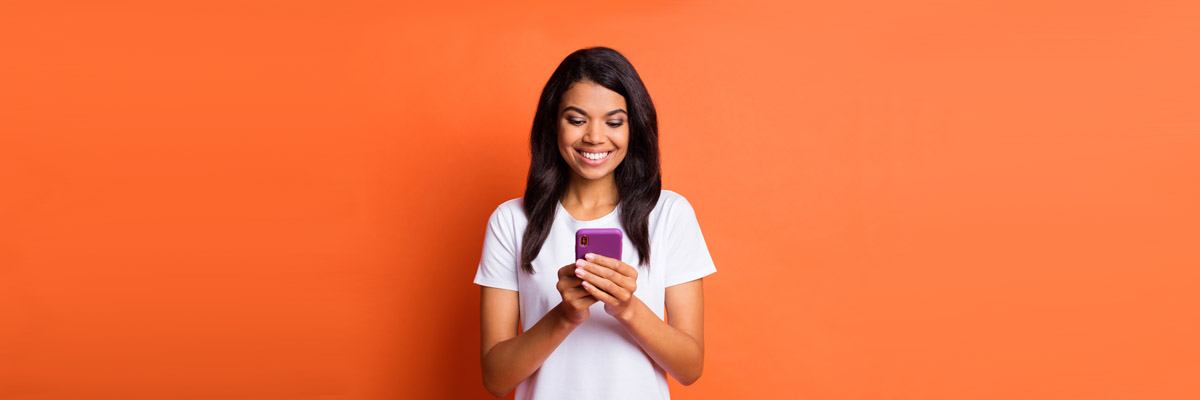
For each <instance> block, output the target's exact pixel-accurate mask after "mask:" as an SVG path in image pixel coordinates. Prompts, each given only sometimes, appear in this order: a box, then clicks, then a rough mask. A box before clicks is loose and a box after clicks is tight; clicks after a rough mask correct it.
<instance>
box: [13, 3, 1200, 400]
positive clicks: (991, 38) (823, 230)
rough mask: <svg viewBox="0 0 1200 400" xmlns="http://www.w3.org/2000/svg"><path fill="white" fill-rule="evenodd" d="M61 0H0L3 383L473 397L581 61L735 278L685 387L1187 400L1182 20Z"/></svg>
mask: <svg viewBox="0 0 1200 400" xmlns="http://www.w3.org/2000/svg"><path fill="white" fill-rule="evenodd" d="M79 3H80V4H70V3H64V2H55V1H30V2H5V3H4V5H2V6H0V53H2V54H3V56H2V58H3V61H0V92H2V93H0V239H2V240H0V399H4V400H18V399H21V400H32V399H39V400H49V399H83V398H88V399H291V398H305V399H394V398H486V397H487V396H488V395H487V393H486V392H485V391H484V389H483V387H482V384H481V383H480V378H479V365H478V357H479V354H478V352H479V349H478V345H479V343H478V339H479V326H478V317H479V315H478V301H479V294H478V292H479V289H478V287H477V286H476V285H474V284H473V283H471V279H472V276H473V275H474V273H475V267H476V263H477V262H478V260H479V255H480V250H481V247H482V239H483V233H484V227H485V224H486V220H487V216H488V215H489V214H490V213H491V211H492V210H493V209H494V208H495V206H496V205H498V204H499V203H500V202H502V201H504V200H507V199H510V198H514V197H519V196H521V195H522V191H523V188H524V175H525V173H526V168H527V164H528V152H527V146H528V143H527V140H528V139H527V132H528V128H529V123H530V120H531V119H532V115H533V112H534V107H535V105H536V102H537V96H538V93H539V92H540V90H541V86H542V85H543V84H544V83H545V81H546V79H547V78H548V77H549V76H550V73H551V72H552V71H553V69H554V68H555V66H556V65H557V64H558V62H559V61H561V60H562V58H563V57H565V56H566V55H567V54H568V53H570V52H571V51H573V50H575V49H578V48H581V47H587V46H595V45H605V46H610V47H613V48H615V49H617V50H619V51H622V52H623V53H624V54H625V55H626V56H628V57H629V58H630V59H631V60H632V62H633V63H634V65H635V66H636V67H637V68H638V70H639V72H640V73H641V75H642V77H643V79H644V80H645V82H646V84H647V86H648V87H649V89H650V92H651V94H652V95H653V97H654V100H655V104H656V106H657V107H658V110H659V112H660V118H661V126H660V128H661V132H662V137H661V146H662V154H663V155H662V157H663V163H664V167H663V173H664V187H665V188H667V189H672V190H675V191H677V192H679V193H681V194H683V195H684V196H686V197H688V199H689V200H691V202H692V204H693V205H694V206H695V208H696V211H697V215H698V217H699V219H700V223H701V226H702V228H703V230H704V233H705V236H706V239H707V240H708V244H709V246H710V249H711V252H712V254H713V258H714V259H715V260H716V263H717V268H718V272H717V273H716V274H715V275H712V276H711V277H710V278H709V279H706V284H705V287H706V289H707V293H706V298H707V332H706V333H707V335H706V336H707V339H708V340H707V349H708V350H707V356H708V357H707V360H706V364H705V374H704V377H703V378H702V379H701V380H700V381H699V382H698V383H697V384H695V385H693V386H691V387H681V386H679V385H677V384H675V383H672V385H673V396H674V397H675V398H678V399H731V398H784V397H791V398H805V399H1018V398H1019V399H1195V398H1200V385H1198V384H1197V383H1196V382H1197V381H1196V379H1195V378H1196V377H1197V376H1198V375H1200V341H1197V340H1196V338H1197V337H1200V307H1197V305H1198V304H1200V290H1197V289H1196V288H1197V286H1198V284H1200V268H1197V267H1198V266H1200V253H1197V251H1196V250H1197V242H1198V240H1200V234H1198V232H1200V228H1198V226H1200V207H1198V205H1200V184H1198V182H1200V163H1198V161H1197V160H1200V157H1198V153H1200V112H1197V110H1200V100H1198V98H1197V93H1200V78H1198V77H1200V74H1197V73H1196V71H1198V70H1200V58H1198V56H1197V54H1198V53H1197V43H1200V25H1197V24H1196V21H1198V20H1200V7H1198V6H1197V4H1196V3H1195V2H1188V1H1176V2H1163V1H1160V2H1085V1H1074V2H1064V1H1021V2H1012V1H1004V2H946V1H920V2H913V1H900V2H882V1H851V2H810V3H812V4H802V5H793V6H783V5H779V4H775V3H770V2H768V3H753V4H752V3H746V2H739V4H740V5H739V6H737V7H733V6H730V5H716V4H712V5H709V4H703V5H701V4H697V3H693V2H687V3H686V4H684V3H683V2H661V3H647V2H604V3H600V2H596V3H576V2H544V3H542V4H540V5H537V6H530V7H513V6H510V5H502V4H493V2H479V3H474V4H462V3H455V2H434V3H436V5H407V4H399V5H398V3H396V2H388V1H356V2H345V1H323V2H302V3H303V4H304V5H300V3H297V2H293V1H223V2H212V1H182V2H180V1H176V2H153V1H130V2H119V3H116V4H109V3H98V4H103V5H98V4H92V5H88V4H82V3H83V2H79ZM161 3H165V4H161ZM401 3H403V2H401ZM781 3H782V2H781ZM789 3H790V2H789ZM827 3H828V4H827ZM829 4H836V5H829ZM596 373H603V367H599V366H598V367H597V372H596Z"/></svg>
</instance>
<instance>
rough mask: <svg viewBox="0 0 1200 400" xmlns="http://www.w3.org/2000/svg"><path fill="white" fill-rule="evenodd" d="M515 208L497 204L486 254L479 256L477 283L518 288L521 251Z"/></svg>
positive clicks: (490, 220)
mask: <svg viewBox="0 0 1200 400" xmlns="http://www.w3.org/2000/svg"><path fill="white" fill-rule="evenodd" d="M510 211H511V210H507V209H505V206H504V205H501V206H500V207H497V208H496V211H493V212H492V216H491V217H489V218H488V224H487V232H486V233H485V234H484V236H483V255H482V256H480V258H479V269H478V270H477V271H476V272H475V283H477V284H480V285H483V286H488V287H494V288H500V289H508V290H517V263H518V259H519V257H520V254H519V253H517V241H516V237H517V235H516V234H515V232H514V230H515V224H514V223H513V218H512V216H511V215H509V214H510Z"/></svg>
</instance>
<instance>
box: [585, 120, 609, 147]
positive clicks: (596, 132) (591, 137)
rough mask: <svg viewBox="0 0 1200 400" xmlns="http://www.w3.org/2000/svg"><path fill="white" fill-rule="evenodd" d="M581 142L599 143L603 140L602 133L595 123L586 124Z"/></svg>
mask: <svg viewBox="0 0 1200 400" xmlns="http://www.w3.org/2000/svg"><path fill="white" fill-rule="evenodd" d="M583 140H584V141H585V142H588V143H601V141H603V140H604V132H602V130H601V129H600V127H599V126H597V124H595V123H589V124H587V130H586V131H584V132H583Z"/></svg>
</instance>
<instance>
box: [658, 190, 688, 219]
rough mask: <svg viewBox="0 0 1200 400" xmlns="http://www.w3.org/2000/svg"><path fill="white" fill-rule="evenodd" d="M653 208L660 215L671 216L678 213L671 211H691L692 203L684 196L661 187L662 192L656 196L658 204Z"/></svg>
mask: <svg viewBox="0 0 1200 400" xmlns="http://www.w3.org/2000/svg"><path fill="white" fill-rule="evenodd" d="M654 208H655V209H656V211H658V212H659V213H660V214H659V215H661V216H672V215H677V214H678V212H673V211H678V210H685V211H688V212H691V210H692V205H691V203H689V202H688V199H687V198H686V197H684V196H683V195H681V194H679V193H678V192H675V191H673V190H667V189H663V190H662V193H661V194H659V196H658V204H657V205H656V206H655V207H654Z"/></svg>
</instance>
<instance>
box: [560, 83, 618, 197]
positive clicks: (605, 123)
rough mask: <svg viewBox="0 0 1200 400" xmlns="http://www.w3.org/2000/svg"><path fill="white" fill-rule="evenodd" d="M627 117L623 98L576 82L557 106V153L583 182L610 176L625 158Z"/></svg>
mask: <svg viewBox="0 0 1200 400" xmlns="http://www.w3.org/2000/svg"><path fill="white" fill-rule="evenodd" d="M627 144H629V114H628V113H626V112H625V97H624V96H621V95H620V94H618V93H617V92H614V91H612V90H609V89H608V88H606V87H604V86H600V85H598V84H596V83H594V82H591V81H579V82H575V83H574V84H572V85H571V87H570V88H568V89H567V91H566V92H565V93H563V97H562V101H561V102H559V105H558V152H559V153H561V154H562V157H563V159H564V160H566V161H567V165H569V166H571V169H572V170H574V171H575V173H576V174H578V175H579V176H581V177H583V178H584V179H589V180H591V179H600V178H603V177H605V176H608V175H609V174H611V173H612V172H613V171H614V170H616V169H617V165H619V164H621V160H624V159H625V150H626V145H627Z"/></svg>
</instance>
